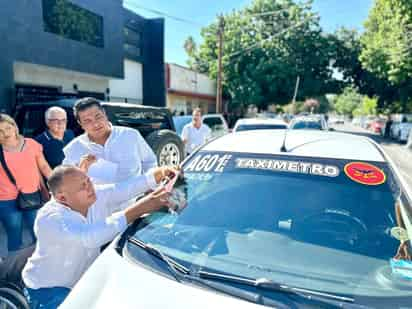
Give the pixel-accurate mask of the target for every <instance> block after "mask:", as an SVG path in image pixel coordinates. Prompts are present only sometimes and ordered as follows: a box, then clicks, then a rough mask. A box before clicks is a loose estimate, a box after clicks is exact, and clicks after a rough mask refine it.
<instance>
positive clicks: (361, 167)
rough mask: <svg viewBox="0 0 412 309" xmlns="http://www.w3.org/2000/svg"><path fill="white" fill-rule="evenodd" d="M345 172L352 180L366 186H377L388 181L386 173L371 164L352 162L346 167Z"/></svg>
mask: <svg viewBox="0 0 412 309" xmlns="http://www.w3.org/2000/svg"><path fill="white" fill-rule="evenodd" d="M344 171H345V174H346V175H347V176H348V177H349V178H350V179H352V180H353V181H355V182H357V183H361V184H364V185H369V186H376V185H380V184H383V183H384V182H385V181H386V175H385V173H384V172H383V171H382V170H381V169H379V168H377V167H376V166H375V165H372V164H369V163H364V162H351V163H348V164H346V165H345V168H344Z"/></svg>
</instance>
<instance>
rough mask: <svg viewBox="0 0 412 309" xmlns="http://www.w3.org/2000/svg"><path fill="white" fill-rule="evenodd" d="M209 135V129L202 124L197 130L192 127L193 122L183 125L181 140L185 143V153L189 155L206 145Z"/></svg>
mask: <svg viewBox="0 0 412 309" xmlns="http://www.w3.org/2000/svg"><path fill="white" fill-rule="evenodd" d="M210 134H211V130H210V128H209V127H208V126H207V125H206V124H204V123H202V125H201V126H200V128H199V129H198V128H196V127H195V126H194V125H193V122H191V123H188V124H187V125H185V126H184V127H183V130H182V139H183V140H186V141H187V142H186V153H191V152H193V150H195V149H196V148H197V147H199V146H201V145H203V144H204V143H206V142H207V140H208V139H210Z"/></svg>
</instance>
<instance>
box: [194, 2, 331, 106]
mask: <svg viewBox="0 0 412 309" xmlns="http://www.w3.org/2000/svg"><path fill="white" fill-rule="evenodd" d="M225 23H226V26H225V32H224V58H223V67H224V69H223V73H224V82H223V84H224V90H225V91H226V93H227V94H228V95H229V96H230V98H231V101H232V104H233V105H236V106H239V105H242V106H247V105H249V104H254V105H256V106H258V108H259V109H265V108H266V107H267V106H268V105H269V104H287V103H289V102H290V101H291V99H292V96H293V92H294V88H295V83H296V78H297V76H299V77H300V87H299V92H298V100H304V99H306V98H307V97H312V96H319V95H322V94H325V93H327V92H329V91H330V87H331V80H332V70H331V69H330V66H329V59H330V57H331V54H332V52H333V50H332V49H331V47H330V44H329V42H328V39H327V37H326V36H324V35H323V34H322V32H321V29H320V27H319V21H318V18H317V17H315V16H314V14H313V12H312V8H311V5H310V4H309V5H307V4H305V5H303V4H296V3H295V2H293V1H292V0H254V1H253V2H252V4H250V5H249V6H247V7H245V8H244V9H242V10H239V11H233V12H231V13H229V14H227V15H225ZM216 32H217V22H215V23H212V24H211V25H209V26H207V27H205V28H203V29H202V32H201V35H202V38H203V42H202V44H201V45H200V46H199V48H198V50H197V52H196V54H195V55H192V56H191V55H188V56H189V59H190V61H193V62H195V63H196V64H197V67H198V68H199V70H200V71H202V72H205V73H208V74H209V76H210V77H212V78H215V77H216V73H217V67H216V66H217V61H216V59H217V36H216Z"/></svg>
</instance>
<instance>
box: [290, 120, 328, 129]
mask: <svg viewBox="0 0 412 309" xmlns="http://www.w3.org/2000/svg"><path fill="white" fill-rule="evenodd" d="M292 129H315V130H322V125H321V123H320V121H297V122H295V123H294V124H293V125H292Z"/></svg>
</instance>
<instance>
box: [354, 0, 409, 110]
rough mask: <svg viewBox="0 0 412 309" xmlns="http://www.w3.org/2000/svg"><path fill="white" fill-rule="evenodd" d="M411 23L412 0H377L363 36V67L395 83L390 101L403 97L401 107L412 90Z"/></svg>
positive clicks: (361, 56)
mask: <svg viewBox="0 0 412 309" xmlns="http://www.w3.org/2000/svg"><path fill="white" fill-rule="evenodd" d="M411 25H412V1H410V0H375V4H374V6H373V8H372V9H371V11H370V13H369V16H368V19H367V21H366V22H365V32H364V33H363V35H362V37H361V43H362V50H361V54H360V61H361V63H362V65H363V67H364V68H365V69H367V70H368V71H370V72H372V73H374V74H375V75H376V76H378V77H379V78H381V79H385V80H387V81H389V82H390V83H391V85H392V86H394V87H395V89H396V91H394V92H393V95H392V97H391V98H389V100H388V101H389V103H392V102H394V101H400V102H401V108H400V109H401V110H404V109H406V107H407V102H408V101H409V100H410V97H411V94H412V86H411V84H412V83H411V81H412V48H411V46H410V45H411V42H412V33H411V30H412V28H411ZM385 107H386V108H388V107H389V106H388V105H386V106H385Z"/></svg>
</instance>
